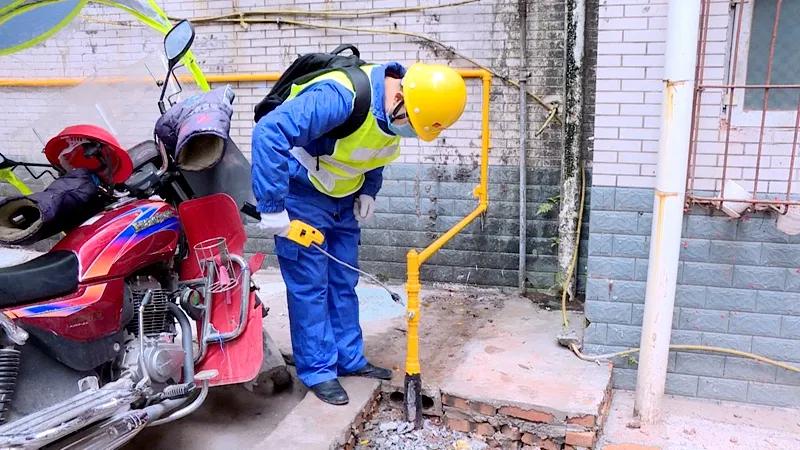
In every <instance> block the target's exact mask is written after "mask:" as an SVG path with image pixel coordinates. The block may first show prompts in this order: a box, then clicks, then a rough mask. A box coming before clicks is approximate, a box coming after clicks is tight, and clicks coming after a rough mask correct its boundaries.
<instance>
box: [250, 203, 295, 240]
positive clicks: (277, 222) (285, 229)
mask: <svg viewBox="0 0 800 450" xmlns="http://www.w3.org/2000/svg"><path fill="white" fill-rule="evenodd" d="M257 226H258V229H259V230H261V231H263V232H265V233H267V236H272V235H277V236H283V237H286V235H287V234H288V233H289V213H287V212H286V210H285V209H284V210H283V211H281V212H278V213H261V221H260V222H258V225H257Z"/></svg>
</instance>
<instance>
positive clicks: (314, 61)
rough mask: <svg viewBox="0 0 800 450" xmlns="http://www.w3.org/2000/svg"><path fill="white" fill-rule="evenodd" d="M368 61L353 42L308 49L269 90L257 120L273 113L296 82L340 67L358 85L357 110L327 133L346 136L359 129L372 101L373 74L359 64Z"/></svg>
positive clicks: (356, 88)
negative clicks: (319, 50) (320, 49)
mask: <svg viewBox="0 0 800 450" xmlns="http://www.w3.org/2000/svg"><path fill="white" fill-rule="evenodd" d="M345 50H350V51H351V52H352V53H353V54H352V55H350V56H345V55H342V54H341V53H342V52H343V51H345ZM365 64H366V63H365V62H364V61H362V60H361V53H360V52H359V51H358V49H357V48H356V47H355V46H354V45H352V44H343V45H340V46H338V47H336V49H335V50H334V51H332V52H330V53H307V54H305V55H302V56H300V57H298V58H297V59H296V60H294V62H292V64H291V65H290V66H289V68H288V69H286V71H284V72H283V74H281V77H280V78H279V79H278V81H277V82H276V83H275V85H274V86H273V87H272V89H270V91H269V94H267V96H266V97H264V99H263V100H261V101H260V102H259V103H258V104H257V105H256V107H255V121H256V122H258V121H259V120H260V119H261V118H262V117H264V116H265V115H267V114H269V113H270V112H271V111H272V110H274V109H275V108H277V107H278V106H279V105H280V104H281V103H283V102H284V101H286V98H287V97H289V93H290V92H291V89H292V85H293V84H298V85H299V84H303V83H307V82H309V81H311V80H312V79H314V78H316V77H318V76H320V75H323V74H326V73H328V72H332V71H334V70H340V71H342V72H344V74H345V75H347V78H348V79H349V80H350V82H351V83H352V84H353V87H354V88H355V93H356V98H355V102H354V105H353V111H352V112H351V113H350V117H348V118H347V120H346V121H345V122H344V123H343V124H341V125H339V126H338V127H336V128H334V129H333V130H331V131H329V132H328V133H327V134H326V136H329V137H331V138H333V139H342V138H344V137H346V136H349V135H350V134H352V133H353V132H354V131H356V130H357V129H358V128H359V127H360V126H361V124H362V123H364V120H365V119H366V118H367V114H369V109H370V104H371V102H372V86H371V85H370V82H369V77H368V76H367V74H366V73H364V71H363V70H361V69H360V68H359V67H360V66H363V65H365Z"/></svg>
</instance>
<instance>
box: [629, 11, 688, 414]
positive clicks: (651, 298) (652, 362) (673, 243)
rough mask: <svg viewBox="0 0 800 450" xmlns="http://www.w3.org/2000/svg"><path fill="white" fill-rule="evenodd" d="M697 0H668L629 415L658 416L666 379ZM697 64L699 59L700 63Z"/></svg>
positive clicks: (679, 231)
mask: <svg viewBox="0 0 800 450" xmlns="http://www.w3.org/2000/svg"><path fill="white" fill-rule="evenodd" d="M700 1H701V0H670V2H669V7H668V13H667V46H666V61H665V64H664V88H663V92H664V98H663V102H662V108H661V137H660V139H659V146H658V165H657V166H656V189H655V199H654V201H653V225H652V228H651V231H650V260H649V261H650V262H649V265H648V271H647V290H646V293H645V305H644V321H643V325H642V338H641V345H640V347H641V355H640V359H639V372H638V374H637V377H636V402H635V405H634V414H635V415H637V416H638V417H639V419H640V420H641V422H642V423H645V424H652V423H654V422H655V421H656V420H657V419H658V411H659V406H660V402H661V398H662V397H663V395H664V384H665V382H666V377H667V359H668V357H669V343H670V334H671V331H672V312H673V308H674V306H675V286H676V283H677V274H678V257H679V255H680V240H681V228H682V225H683V208H684V200H685V199H684V197H685V195H686V166H687V163H688V158H689V135H690V129H691V117H692V99H693V94H694V84H695V67H696V63H697V38H698V34H699V31H698V23H699V20H700ZM701 63H702V62H701Z"/></svg>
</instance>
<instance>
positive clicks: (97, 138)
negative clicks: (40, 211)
mask: <svg viewBox="0 0 800 450" xmlns="http://www.w3.org/2000/svg"><path fill="white" fill-rule="evenodd" d="M86 144H95V145H98V144H99V146H97V150H99V152H97V153H95V154H88V152H87V150H90V149H91V148H90V147H87V146H86ZM44 154H45V156H47V160H48V161H50V164H52V165H53V166H54V167H57V168H59V169H62V170H70V169H88V170H90V171H92V172H94V173H95V174H97V176H98V177H100V179H101V180H103V182H105V183H108V184H112V185H113V184H119V183H122V182H124V181H125V180H127V179H128V177H130V176H131V173H132V172H133V162H132V161H131V157H130V156H129V155H128V152H126V151H125V150H124V149H123V148H122V146H120V145H119V141H117V139H116V138H115V137H114V136H112V135H111V133H109V132H108V131H106V130H104V129H102V128H100V127H98V126H95V125H75V126H71V127H67V128H64V130H63V131H61V133H58V135H56V136H55V137H53V138H52V139H50V140H49V141H48V142H47V145H45V147H44Z"/></svg>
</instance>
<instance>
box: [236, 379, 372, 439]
mask: <svg viewBox="0 0 800 450" xmlns="http://www.w3.org/2000/svg"><path fill="white" fill-rule="evenodd" d="M341 381H342V386H344V388H345V389H346V390H347V393H348V395H349V396H350V403H348V404H347V405H344V406H333V405H328V404H327V403H324V402H322V401H321V400H319V399H318V398H317V397H316V396H315V395H314V394H313V393H311V392H309V393H308V394H307V395H306V397H305V398H304V399H303V401H302V402H300V404H299V405H297V406H296V407H295V408H294V409H293V410H292V412H291V413H289V415H287V416H286V418H284V419H283V421H282V422H281V423H280V424H278V427H277V428H276V429H275V430H274V431H273V432H272V433H271V434H270V435H269V436H268V437H267V438H266V439H264V440H263V441H261V442H260V443H258V444H256V445H253V446H249V447H235V446H231V447H227V448H252V449H254V450H255V449H263V450H275V449H284V448H285V449H294V448H297V449H303V450H329V449H330V450H333V449H337V448H340V447H341V446H343V445H344V444H345V443H346V442H347V441H348V439H350V435H351V426H352V425H353V424H354V422H356V421H357V418H358V417H359V415H360V414H361V412H362V411H363V410H364V409H366V408H367V407H368V406H369V405H370V403H372V402H374V401H375V398H376V396H377V394H378V386H379V383H378V382H377V381H375V380H369V379H365V378H343V379H342V380H341Z"/></svg>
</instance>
